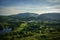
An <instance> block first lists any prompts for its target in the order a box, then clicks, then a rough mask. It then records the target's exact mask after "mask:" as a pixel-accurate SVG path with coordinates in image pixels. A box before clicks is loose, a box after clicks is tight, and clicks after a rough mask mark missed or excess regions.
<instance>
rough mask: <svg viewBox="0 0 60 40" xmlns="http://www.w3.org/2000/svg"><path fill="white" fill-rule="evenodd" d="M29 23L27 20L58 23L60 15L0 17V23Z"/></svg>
mask: <svg viewBox="0 0 60 40" xmlns="http://www.w3.org/2000/svg"><path fill="white" fill-rule="evenodd" d="M3 20H4V21H5V20H6V21H7V20H8V21H15V20H22V21H29V20H43V21H45V20H50V21H54V20H55V21H60V13H44V14H40V15H38V14H35V13H19V14H16V15H10V16H0V21H3Z"/></svg>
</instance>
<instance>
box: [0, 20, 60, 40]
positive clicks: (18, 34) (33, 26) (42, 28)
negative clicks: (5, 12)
mask: <svg viewBox="0 0 60 40" xmlns="http://www.w3.org/2000/svg"><path fill="white" fill-rule="evenodd" d="M4 29H7V30H6V31H3V32H1V31H2V30H4ZM9 29H11V30H10V32H9V31H8V30H9ZM59 39H60V23H59V22H51V21H42V20H39V21H37V20H35V21H20V20H16V21H4V22H3V21H0V40H59Z"/></svg>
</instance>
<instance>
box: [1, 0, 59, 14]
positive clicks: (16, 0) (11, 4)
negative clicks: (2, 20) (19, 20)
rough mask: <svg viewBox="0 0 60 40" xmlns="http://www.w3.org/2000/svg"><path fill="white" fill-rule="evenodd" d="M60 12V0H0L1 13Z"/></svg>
mask: <svg viewBox="0 0 60 40" xmlns="http://www.w3.org/2000/svg"><path fill="white" fill-rule="evenodd" d="M26 12H30V13H37V14H43V13H52V12H55V13H56V12H58V13H60V0H0V15H14V14H18V13H26Z"/></svg>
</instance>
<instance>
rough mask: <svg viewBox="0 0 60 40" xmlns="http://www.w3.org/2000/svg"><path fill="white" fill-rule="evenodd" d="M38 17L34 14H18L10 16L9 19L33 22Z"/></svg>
mask: <svg viewBox="0 0 60 40" xmlns="http://www.w3.org/2000/svg"><path fill="white" fill-rule="evenodd" d="M38 16H39V15H38V14H35V13H19V14H17V15H11V16H9V17H11V18H14V19H18V20H35V19H36V18H37V17H38Z"/></svg>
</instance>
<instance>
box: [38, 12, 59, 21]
mask: <svg viewBox="0 0 60 40" xmlns="http://www.w3.org/2000/svg"><path fill="white" fill-rule="evenodd" d="M38 20H56V21H58V20H60V13H45V14H41V15H39V16H38Z"/></svg>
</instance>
